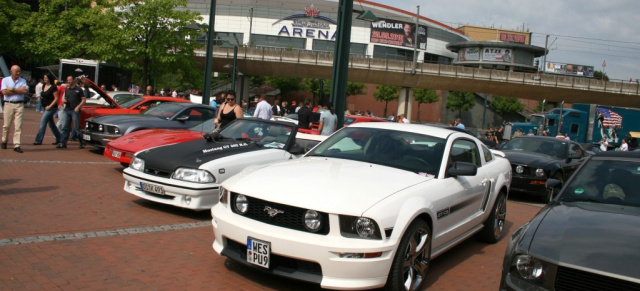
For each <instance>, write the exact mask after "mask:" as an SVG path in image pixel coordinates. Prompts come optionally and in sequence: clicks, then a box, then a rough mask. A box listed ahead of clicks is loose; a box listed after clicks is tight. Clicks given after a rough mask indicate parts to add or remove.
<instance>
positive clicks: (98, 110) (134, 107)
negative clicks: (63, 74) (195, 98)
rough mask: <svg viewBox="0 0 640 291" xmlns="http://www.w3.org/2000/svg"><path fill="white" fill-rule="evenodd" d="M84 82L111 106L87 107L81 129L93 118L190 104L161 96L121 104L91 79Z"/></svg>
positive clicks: (146, 97)
mask: <svg viewBox="0 0 640 291" xmlns="http://www.w3.org/2000/svg"><path fill="white" fill-rule="evenodd" d="M82 81H83V82H85V84H89V86H90V87H91V88H92V89H93V90H95V91H96V92H98V94H100V96H101V97H102V98H103V99H104V100H105V101H107V103H108V104H109V105H107V106H101V105H85V106H83V107H82V109H81V110H80V128H81V129H84V128H85V125H86V124H85V120H87V119H88V118H90V117H93V116H105V115H114V114H138V113H140V112H142V111H144V110H146V109H147V108H149V107H150V106H152V105H157V104H159V103H164V102H190V101H189V100H185V99H181V98H173V97H159V96H133V95H132V96H129V97H127V98H124V99H123V100H120V103H118V102H116V101H115V100H113V98H111V96H109V94H107V93H106V92H104V91H103V90H102V89H101V88H100V87H99V86H97V85H96V84H95V83H93V81H91V80H89V78H86V77H84V78H82Z"/></svg>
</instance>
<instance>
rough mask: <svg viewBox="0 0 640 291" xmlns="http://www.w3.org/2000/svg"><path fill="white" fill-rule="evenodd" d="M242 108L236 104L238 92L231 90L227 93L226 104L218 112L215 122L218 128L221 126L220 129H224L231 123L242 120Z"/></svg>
mask: <svg viewBox="0 0 640 291" xmlns="http://www.w3.org/2000/svg"><path fill="white" fill-rule="evenodd" d="M242 116H243V113H242V107H240V106H239V105H238V104H236V92H235V91H233V90H229V92H227V97H226V102H225V103H224V104H223V105H222V106H220V109H219V110H218V117H216V120H214V123H215V125H216V126H218V125H220V128H224V127H225V126H227V124H229V123H231V121H234V120H235V119H237V118H242Z"/></svg>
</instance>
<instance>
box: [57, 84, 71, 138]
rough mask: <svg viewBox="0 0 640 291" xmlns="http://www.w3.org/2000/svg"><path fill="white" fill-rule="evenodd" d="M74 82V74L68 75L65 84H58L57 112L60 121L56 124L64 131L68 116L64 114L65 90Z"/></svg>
mask: <svg viewBox="0 0 640 291" xmlns="http://www.w3.org/2000/svg"><path fill="white" fill-rule="evenodd" d="M71 83H73V76H71V75H69V76H67V81H66V82H65V83H64V84H59V85H58V112H57V113H56V114H57V115H58V116H57V117H58V122H57V123H56V125H57V126H58V130H59V131H60V132H62V128H63V127H64V123H65V122H66V118H67V116H66V115H65V114H64V102H63V101H62V99H63V97H64V92H65V91H66V90H67V87H69V86H70V85H71Z"/></svg>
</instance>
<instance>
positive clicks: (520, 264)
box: [515, 255, 544, 280]
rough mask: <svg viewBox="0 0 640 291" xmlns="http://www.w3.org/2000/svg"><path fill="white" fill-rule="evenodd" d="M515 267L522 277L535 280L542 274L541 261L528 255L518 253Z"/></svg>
mask: <svg viewBox="0 0 640 291" xmlns="http://www.w3.org/2000/svg"><path fill="white" fill-rule="evenodd" d="M515 267H516V270H518V273H519V274H520V276H522V278H525V279H527V280H535V279H538V278H540V277H541V276H542V275H543V274H544V271H543V270H544V268H543V265H542V261H540V260H538V259H536V258H534V257H532V256H530V255H519V256H517V257H516V258H515Z"/></svg>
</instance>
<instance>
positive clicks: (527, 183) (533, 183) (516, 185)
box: [510, 174, 547, 196]
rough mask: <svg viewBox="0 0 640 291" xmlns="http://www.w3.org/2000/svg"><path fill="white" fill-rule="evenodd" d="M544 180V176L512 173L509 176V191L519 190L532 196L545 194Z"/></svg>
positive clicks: (545, 179)
mask: <svg viewBox="0 0 640 291" xmlns="http://www.w3.org/2000/svg"><path fill="white" fill-rule="evenodd" d="M546 182H547V178H546V177H544V178H538V177H530V176H521V175H517V174H514V175H513V177H512V178H511V188H510V191H515V192H521V193H525V194H529V195H534V196H545V195H547V189H546V188H545V184H546Z"/></svg>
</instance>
